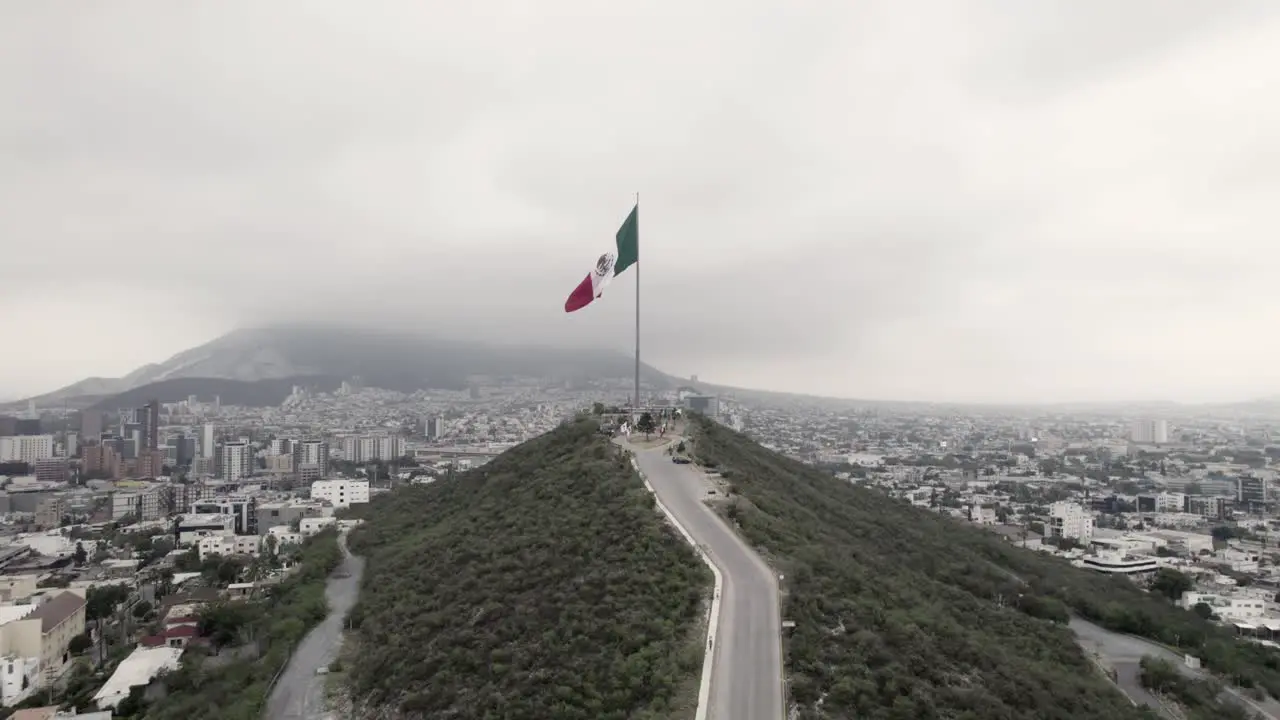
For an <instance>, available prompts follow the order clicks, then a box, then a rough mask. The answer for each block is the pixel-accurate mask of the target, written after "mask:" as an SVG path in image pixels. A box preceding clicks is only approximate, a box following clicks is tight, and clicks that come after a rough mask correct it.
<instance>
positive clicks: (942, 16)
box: [0, 0, 1280, 402]
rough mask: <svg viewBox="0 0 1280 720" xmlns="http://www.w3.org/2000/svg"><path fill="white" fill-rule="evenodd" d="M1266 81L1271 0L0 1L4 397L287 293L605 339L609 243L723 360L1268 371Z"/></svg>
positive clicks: (669, 322)
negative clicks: (592, 293)
mask: <svg viewBox="0 0 1280 720" xmlns="http://www.w3.org/2000/svg"><path fill="white" fill-rule="evenodd" d="M1278 82H1280V5H1278V4H1276V3H1274V2H1268V1H1266V0H1258V1H1256V2H1248V1H1241V2H1231V1H1228V0H1188V1H1187V2H1180V3H1168V2H1161V1H1159V0H1132V1H1130V2H1125V3H1103V2H1080V1H1078V0H1042V1H1041V2H1035V3H1022V2H1014V1H1013V0H981V1H980V0H956V1H948V2H942V1H941V0H938V1H937V2H925V3H924V4H923V5H922V4H920V3H895V2H865V3H852V2H847V0H815V1H814V2H808V3H799V4H796V3H790V4H788V3H771V2H758V1H756V0H737V1H734V2H730V0H707V2H702V3H697V4H694V5H690V4H688V3H676V2H674V1H672V0H656V1H655V2H648V3H633V4H629V5H628V4H616V3H609V4H601V3H598V2H587V0H547V1H546V2H541V3H537V4H536V5H529V4H526V3H514V2H504V1H499V0H494V1H492V2H481V3H479V4H468V3H462V4H450V5H439V4H431V5H425V4H422V3H410V2H403V1H392V0H375V1H374V2H368V3H341V2H336V0H306V2H303V1H302V0H280V1H279V2H272V3H257V2H249V1H248V0H229V1H227V2H219V3H216V4H207V3H206V4H199V5H196V4H187V3H162V2H155V1H151V0H136V1H135V0H122V1H121V2H115V3H98V4H88V5H86V4H78V3H17V2H15V3H8V4H6V5H5V6H4V7H3V8H2V9H0V107H3V108H4V111H3V112H0V157H4V162H3V163H0V250H3V253H0V258H2V260H0V315H3V318H4V327H5V331H6V338H7V339H8V343H7V347H6V351H5V353H4V354H3V355H2V356H0V357H2V358H3V359H2V360H0V397H3V396H13V397H24V396H29V395H35V394H39V393H43V392H48V391H50V390H54V389H55V388H58V387H62V386H65V385H67V384H70V383H73V382H77V381H80V380H82V379H84V378H87V377H95V376H96V377H120V376H123V375H125V374H126V373H129V372H131V371H133V370H134V369H136V368H138V367H140V366H142V365H144V364H147V363H154V362H160V361H162V360H164V359H165V358H168V357H170V356H172V355H174V354H176V353H179V352H181V351H183V350H186V349H188V348H191V347H195V346H198V345H200V344H202V343H205V342H208V341H210V340H212V339H213V338H215V337H218V336H219V335H221V334H223V333H225V332H227V331H230V330H232V329H235V328H240V327H261V326H263V325H267V324H272V323H280V322H295V321H325V322H340V323H352V322H354V323H360V324H364V325H366V326H368V327H371V328H394V329H397V330H411V331H415V332H419V331H422V332H429V333H431V334H433V335H436V336H438V337H443V338H452V339H458V340H467V339H485V340H501V341H503V342H509V343H530V342H536V343H542V344H550V345H556V346H560V347H566V348H570V347H583V346H595V347H600V348H606V349H614V350H618V351H621V352H624V353H626V352H630V350H631V343H632V334H633V327H632V324H631V323H632V322H633V318H634V288H635V285H634V283H635V282H636V280H637V275H638V279H639V280H640V282H641V284H642V292H643V294H644V296H643V297H644V321H643V322H644V325H643V345H644V347H643V354H644V358H645V360H646V362H648V363H650V364H652V365H653V366H654V367H656V368H657V369H659V370H662V371H665V372H669V373H672V374H676V375H686V374H690V373H697V374H699V376H700V377H702V378H703V379H705V380H710V381H713V382H719V383H724V384H730V385H738V386H745V387H759V388H770V389H776V390H787V391H795V392H810V393H817V394H824V395H839V396H846V397H863V398H893V399H902V400H916V399H920V400H943V401H995V402H1012V401H1073V400H1107V399H1125V400H1128V399H1134V400H1138V399H1170V400H1185V401H1199V400H1234V399H1246V398H1250V397H1255V396H1263V395H1274V394H1276V393H1277V392H1280V382H1278V381H1277V380H1276V379H1275V373H1274V370H1273V368H1272V366H1273V364H1274V360H1273V357H1272V356H1273V355H1274V353H1273V352H1272V351H1273V350H1275V349H1276V341H1275V340H1274V339H1273V337H1274V333H1272V332H1270V331H1269V329H1268V328H1270V327H1271V325H1272V324H1273V323H1274V318H1275V317H1277V316H1278V314H1280V294H1277V293H1276V292H1275V290H1274V289H1273V286H1274V281H1273V279H1272V278H1271V277H1270V274H1269V270H1270V268H1271V267H1273V266H1274V265H1275V264H1276V263H1277V262H1278V261H1280V244H1277V243H1275V242H1274V235H1275V231H1276V227H1277V226H1278V225H1280V205H1277V204H1276V203H1275V200H1274V198H1275V191H1276V189H1277V185H1278V184H1280V165H1277V163H1275V162H1273V160H1274V158H1275V157H1276V156H1277V153H1280V99H1278V98H1277V96H1276V94H1275V93H1273V92H1267V91H1266V89H1267V88H1270V87H1274V86H1276V84H1277V83H1278ZM637 191H638V192H640V193H641V220H640V244H641V249H640V264H639V266H638V267H639V273H634V274H633V273H630V272H628V273H627V274H626V275H624V276H623V277H621V278H620V279H619V281H618V282H617V283H615V284H614V285H613V286H612V287H611V288H610V290H609V292H608V293H607V294H606V296H605V298H604V299H603V301H602V302H600V303H597V304H594V305H592V306H591V307H589V308H587V309H586V310H583V311H582V312H580V313H575V314H572V315H566V314H565V313H564V312H563V307H562V306H563V302H564V297H565V296H566V295H567V294H568V292H569V291H570V290H571V289H572V287H573V286H574V284H576V283H577V281H578V280H580V279H581V278H582V276H583V275H584V274H585V273H586V272H587V271H588V270H589V269H590V268H591V267H592V264H593V263H594V260H595V258H596V257H597V255H598V254H599V253H601V252H603V251H605V250H608V249H609V248H610V247H611V244H612V237H613V233H614V231H615V230H616V229H617V227H618V224H619V223H620V222H621V221H622V220H623V218H624V217H625V216H626V213H627V212H628V210H629V209H630V207H631V204H632V202H633V194H634V193H635V192H637Z"/></svg>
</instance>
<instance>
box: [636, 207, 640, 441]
mask: <svg viewBox="0 0 1280 720" xmlns="http://www.w3.org/2000/svg"><path fill="white" fill-rule="evenodd" d="M635 411H636V413H637V415H636V417H637V419H638V418H639V415H638V413H639V412H640V193H638V192H637V193H636V400H635Z"/></svg>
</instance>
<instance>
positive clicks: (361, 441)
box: [342, 435, 404, 463]
mask: <svg viewBox="0 0 1280 720" xmlns="http://www.w3.org/2000/svg"><path fill="white" fill-rule="evenodd" d="M342 455H343V457H345V458H346V459H347V460H348V461H349V462H356V463H361V462H370V461H373V460H382V461H390V460H395V459H396V458H398V457H403V456H404V440H403V439H402V438H401V437H400V436H398V435H348V436H347V437H344V438H342Z"/></svg>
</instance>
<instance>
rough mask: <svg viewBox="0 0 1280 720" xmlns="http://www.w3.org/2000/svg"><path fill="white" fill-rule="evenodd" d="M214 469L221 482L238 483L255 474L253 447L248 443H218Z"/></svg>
mask: <svg viewBox="0 0 1280 720" xmlns="http://www.w3.org/2000/svg"><path fill="white" fill-rule="evenodd" d="M214 468H215V472H216V474H217V476H218V479H219V480H227V481H236V480H240V479H241V478H247V477H249V476H250V475H252V474H253V446H251V445H250V444H249V443H246V442H223V443H218V446H217V450H216V451H215V455H214Z"/></svg>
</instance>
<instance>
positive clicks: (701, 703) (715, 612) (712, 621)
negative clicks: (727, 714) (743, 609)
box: [631, 455, 723, 720]
mask: <svg viewBox="0 0 1280 720" xmlns="http://www.w3.org/2000/svg"><path fill="white" fill-rule="evenodd" d="M631 467H633V468H635V471H636V474H637V475H639V476H640V479H641V480H643V481H644V486H645V487H646V488H648V490H649V492H651V493H653V500H654V502H655V503H657V505H658V509H659V510H661V511H662V514H663V515H666V516H667V520H669V521H671V524H672V525H673V526H675V529H676V530H679V531H680V534H681V535H683V536H684V539H685V542H687V543H689V544H690V545H692V546H693V549H694V550H695V551H697V553H698V557H700V558H702V562H704V563H706V565H707V567H709V568H711V574H712V575H714V576H715V579H716V583H715V590H714V591H713V593H712V595H711V610H710V612H709V613H708V619H707V649H706V650H705V651H704V652H703V655H702V682H701V683H700V684H699V685H698V709H697V711H696V712H695V713H694V715H693V717H694V720H706V718H707V708H708V705H709V704H710V703H709V701H710V697H711V674H712V668H713V667H714V666H715V653H716V651H715V642H716V631H717V630H718V629H719V627H720V589H721V587H722V585H723V582H722V578H721V576H720V568H718V567H716V564H715V563H713V562H711V557H710V556H709V555H707V553H706V551H704V550H703V549H702V546H700V545H698V543H697V542H695V541H694V539H693V536H692V535H690V534H689V531H688V530H685V529H684V526H683V525H681V524H680V521H679V520H676V516H675V515H672V514H671V511H670V510H668V509H667V506H666V505H663V504H662V499H661V498H659V497H658V493H657V491H656V490H654V489H653V486H652V485H650V484H649V478H647V477H645V476H644V473H643V472H641V471H640V463H638V462H636V459H635V456H634V455H633V456H632V457H631Z"/></svg>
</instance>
